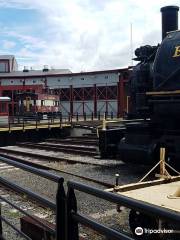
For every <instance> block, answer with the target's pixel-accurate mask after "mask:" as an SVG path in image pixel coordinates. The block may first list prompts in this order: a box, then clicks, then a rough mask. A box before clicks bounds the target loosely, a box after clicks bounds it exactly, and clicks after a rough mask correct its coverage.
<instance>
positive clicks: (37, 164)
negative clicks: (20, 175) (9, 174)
mask: <svg viewBox="0 0 180 240" xmlns="http://www.w3.org/2000/svg"><path fill="white" fill-rule="evenodd" d="M1 157H3V158H7V159H10V160H13V161H14V162H20V163H23V164H26V165H28V166H32V167H36V168H39V169H43V170H48V171H56V172H57V173H63V174H68V175H71V176H73V177H78V178H80V179H83V180H86V181H89V182H93V183H97V184H100V185H102V186H104V187H108V188H112V187H113V186H114V185H113V184H111V183H107V182H103V181H100V180H98V179H93V178H89V177H86V176H82V175H79V174H75V173H72V172H69V171H65V170H60V169H57V168H55V167H50V166H48V164H47V162H45V161H44V162H42V161H38V160H24V159H23V158H17V157H15V156H13V155H8V154H2V153H0V160H1ZM6 165H7V166H6V168H8V166H9V165H8V164H6ZM9 167H10V169H11V170H13V169H17V168H15V167H13V166H9ZM0 170H1V168H0Z"/></svg>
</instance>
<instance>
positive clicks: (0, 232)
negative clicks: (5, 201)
mask: <svg viewBox="0 0 180 240" xmlns="http://www.w3.org/2000/svg"><path fill="white" fill-rule="evenodd" d="M2 235H3V230H2V219H1V204H0V239H1V237H2Z"/></svg>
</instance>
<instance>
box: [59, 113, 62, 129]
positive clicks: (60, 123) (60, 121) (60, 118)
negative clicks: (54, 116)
mask: <svg viewBox="0 0 180 240" xmlns="http://www.w3.org/2000/svg"><path fill="white" fill-rule="evenodd" d="M59 127H60V128H61V127H62V113H61V112H60V113H59Z"/></svg>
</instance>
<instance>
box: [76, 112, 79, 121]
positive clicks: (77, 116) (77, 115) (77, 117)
mask: <svg viewBox="0 0 180 240" xmlns="http://www.w3.org/2000/svg"><path fill="white" fill-rule="evenodd" d="M76 121H77V122H78V121H79V114H78V112H77V113H76Z"/></svg>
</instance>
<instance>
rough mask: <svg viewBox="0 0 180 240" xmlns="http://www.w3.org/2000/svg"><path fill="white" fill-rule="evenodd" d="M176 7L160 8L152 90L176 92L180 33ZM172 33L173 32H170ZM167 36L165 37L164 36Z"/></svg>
mask: <svg viewBox="0 0 180 240" xmlns="http://www.w3.org/2000/svg"><path fill="white" fill-rule="evenodd" d="M178 11H179V7H177V6H167V7H163V8H161V12H162V37H163V38H164V40H163V41H162V43H161V45H160V47H159V49H158V52H157V55H156V58H155V61H154V67H153V71H154V82H153V83H154V84H153V85H154V90H157V91H159V90H177V89H180V82H179V81H178V80H177V78H178V75H179V74H180V31H177V29H178ZM171 31H174V32H171ZM168 32H169V33H168ZM166 35H167V36H166Z"/></svg>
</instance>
